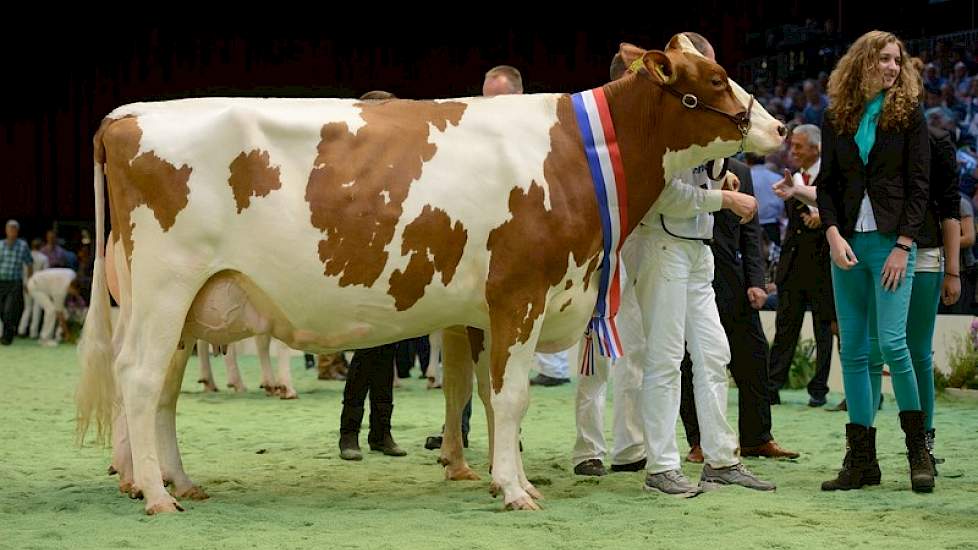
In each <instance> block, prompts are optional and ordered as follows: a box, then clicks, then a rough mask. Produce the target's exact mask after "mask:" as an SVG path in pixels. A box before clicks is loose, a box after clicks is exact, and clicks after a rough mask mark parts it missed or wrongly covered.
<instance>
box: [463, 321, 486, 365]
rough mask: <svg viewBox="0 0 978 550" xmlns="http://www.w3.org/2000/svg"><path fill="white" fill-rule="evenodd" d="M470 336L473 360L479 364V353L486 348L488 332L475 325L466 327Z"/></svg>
mask: <svg viewBox="0 0 978 550" xmlns="http://www.w3.org/2000/svg"><path fill="white" fill-rule="evenodd" d="M466 331H467V332H468V336H469V349H470V350H471V351H472V362H473V363H475V364H477V365H478V364H479V355H481V354H482V352H483V351H485V349H486V332H485V331H484V330H481V329H477V328H475V327H466Z"/></svg>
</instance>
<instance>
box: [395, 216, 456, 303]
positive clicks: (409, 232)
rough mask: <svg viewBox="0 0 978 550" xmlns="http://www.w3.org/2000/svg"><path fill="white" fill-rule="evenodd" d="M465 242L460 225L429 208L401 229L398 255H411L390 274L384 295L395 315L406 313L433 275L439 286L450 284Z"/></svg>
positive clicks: (419, 296)
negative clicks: (437, 275)
mask: <svg viewBox="0 0 978 550" xmlns="http://www.w3.org/2000/svg"><path fill="white" fill-rule="evenodd" d="M466 240H468V231H466V230H465V228H464V227H463V226H462V222H460V221H456V222H455V224H454V225H452V220H451V218H449V217H448V214H446V213H445V211H444V210H441V209H438V208H432V207H431V206H430V205H426V206H425V207H424V209H423V210H422V211H421V214H419V215H418V217H417V218H415V219H414V221H412V222H411V223H409V224H408V225H407V227H405V228H404V236H403V237H402V239H401V255H403V256H407V255H408V254H411V259H410V260H409V261H408V265H407V267H406V268H404V271H403V272H402V271H401V270H400V269H398V270H396V271H394V272H393V273H391V277H390V290H389V291H388V294H390V295H391V296H393V297H394V305H395V306H396V307H397V310H398V311H404V310H405V309H408V308H409V307H411V306H413V305H414V304H415V303H417V301H418V300H420V299H421V297H422V296H424V289H425V287H427V286H428V285H429V284H430V283H431V280H432V278H433V277H434V275H435V271H438V272H440V273H441V282H442V284H444V285H448V283H450V282H451V281H452V277H454V276H455V268H456V267H458V262H459V260H461V259H462V250H463V249H464V248H465V242H466Z"/></svg>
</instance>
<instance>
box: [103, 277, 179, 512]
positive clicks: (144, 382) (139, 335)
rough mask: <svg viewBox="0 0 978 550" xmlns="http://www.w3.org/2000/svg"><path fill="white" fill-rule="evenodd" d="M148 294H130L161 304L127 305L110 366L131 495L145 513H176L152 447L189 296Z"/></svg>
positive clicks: (169, 290)
mask: <svg viewBox="0 0 978 550" xmlns="http://www.w3.org/2000/svg"><path fill="white" fill-rule="evenodd" d="M148 288H152V289H153V290H154V292H152V293H150V292H145V293H140V292H138V290H137V289H134V290H137V291H135V292H133V296H134V297H138V296H151V295H158V296H161V297H162V296H166V297H167V300H166V303H165V304H164V303H158V302H155V301H153V300H147V301H146V302H140V303H138V304H137V303H133V309H132V318H131V320H130V324H129V326H128V327H127V330H126V338H125V341H124V342H123V344H122V350H121V353H120V354H119V358H118V360H117V361H116V376H117V380H119V384H120V387H121V390H122V399H123V404H124V407H125V414H126V418H127V421H128V426H129V441H130V444H131V446H132V460H133V474H134V478H135V488H134V489H135V490H137V491H142V494H143V496H144V497H145V509H146V513H148V514H156V513H160V512H174V511H177V510H182V508H180V505H179V503H178V502H177V501H176V499H174V498H173V497H172V496H171V495H170V494H169V493H168V492H167V491H166V488H165V487H164V486H163V476H162V473H161V468H160V466H161V465H160V459H159V450H158V448H157V439H158V438H157V431H158V430H157V413H158V411H159V408H160V403H161V399H162V396H163V393H164V387H165V384H166V380H167V375H168V374H169V372H170V370H171V369H170V368H169V367H170V364H171V360H172V359H173V355H174V352H175V350H176V349H177V345H178V344H179V341H180V333H181V331H182V329H183V324H184V320H185V319H186V314H187V309H188V308H189V306H190V301H191V299H192V298H193V294H192V293H191V294H190V295H189V296H184V297H183V298H184V299H183V300H180V296H179V295H180V290H181V289H180V288H174V287H172V286H169V285H158V286H150V287H148Z"/></svg>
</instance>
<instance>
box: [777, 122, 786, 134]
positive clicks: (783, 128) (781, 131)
mask: <svg viewBox="0 0 978 550" xmlns="http://www.w3.org/2000/svg"><path fill="white" fill-rule="evenodd" d="M778 135H779V136H781V137H784V136H786V135H788V129H787V128H785V127H784V124H781V125H779V126H778Z"/></svg>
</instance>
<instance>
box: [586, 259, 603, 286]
mask: <svg viewBox="0 0 978 550" xmlns="http://www.w3.org/2000/svg"><path fill="white" fill-rule="evenodd" d="M602 254H603V252H602ZM600 261H601V254H598V255H596V256H595V257H593V258H591V263H589V264H587V269H585V270H584V290H585V291H587V289H588V287H590V286H591V276H592V275H594V272H595V271H596V270H597V269H598V265H599V263H600Z"/></svg>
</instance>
